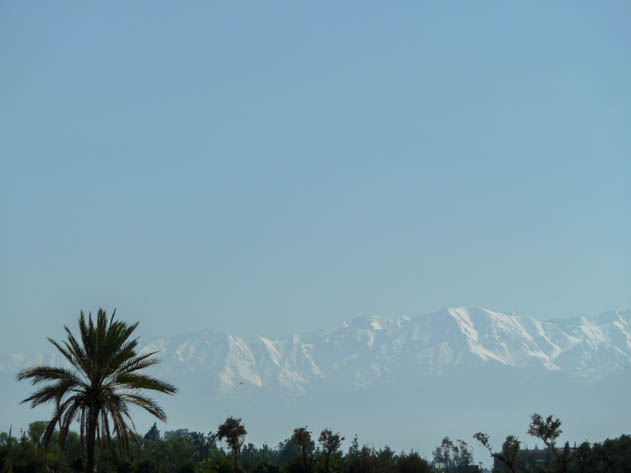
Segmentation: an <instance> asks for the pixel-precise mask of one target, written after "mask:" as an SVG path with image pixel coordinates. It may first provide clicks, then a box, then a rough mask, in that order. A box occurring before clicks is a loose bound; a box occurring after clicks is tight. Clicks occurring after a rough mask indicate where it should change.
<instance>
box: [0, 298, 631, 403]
mask: <svg viewBox="0 0 631 473" xmlns="http://www.w3.org/2000/svg"><path fill="white" fill-rule="evenodd" d="M142 350H143V352H147V351H156V352H158V353H159V354H160V357H161V359H162V363H161V364H160V365H159V366H158V368H157V370H158V371H159V374H160V375H161V376H164V377H165V378H166V379H173V378H176V379H177V380H181V379H182V378H186V377H187V376H188V377H190V376H195V377H201V378H202V379H203V380H204V381H205V382H206V383H207V384H208V385H209V387H210V388H211V389H213V390H214V391H215V392H216V393H218V394H222V395H227V396H230V395H234V394H235V393H239V392H241V391H244V390H265V391H269V392H275V393H277V394H278V395H280V396H282V397H286V398H292V397H295V396H302V395H305V394H306V393H307V391H308V390H309V389H310V387H312V386H314V385H317V384H318V383H322V382H325V383H327V382H335V383H342V384H344V385H346V386H348V387H350V388H352V389H361V388H363V387H365V386H368V385H370V384H372V383H376V382H385V383H388V382H396V381H397V380H398V378H399V377H401V376H410V375H414V376H425V375H433V376H447V375H448V374H449V372H450V370H453V369H455V368H457V367H466V368H467V369H474V370H481V369H485V368H493V367H508V368H512V369H534V370H539V371H540V372H547V373H555V372H557V373H563V374H565V375H568V376H571V377H575V378H583V379H585V380H587V381H594V380H597V379H600V378H602V377H606V376H611V375H614V374H616V373H618V372H621V371H623V370H624V369H625V368H628V367H629V366H631V311H630V310H617V311H610V312H606V313H603V314H591V315H583V316H580V317H576V318H572V319H563V320H554V321H540V320H537V319H535V318H533V317H529V316H524V315H508V314H503V313H500V312H495V311H492V310H489V309H486V308H481V307H474V308H465V307H458V308H449V309H445V310H441V311H438V312H435V313H432V314H427V315H422V316H416V317H409V316H361V317H356V318H354V319H352V320H350V321H346V322H344V323H343V324H341V325H340V326H339V327H337V328H334V329H328V330H321V331H316V332H311V333H306V334H294V335H291V336H287V337H282V338H268V337H253V338H242V337H238V336H234V335H227V334H223V333H218V332H214V331H210V330H209V331H204V332H199V333H194V334H189V335H176V336H172V337H166V338H156V339H147V340H144V341H143V348H142ZM38 363H51V364H59V363H63V360H62V359H61V358H60V357H59V355H57V354H53V355H49V356H43V355H36V356H32V357H27V356H24V355H16V354H11V355H8V356H6V357H4V359H2V361H0V371H5V372H16V371H17V370H19V369H21V368H22V367H24V366H28V365H32V364H38Z"/></svg>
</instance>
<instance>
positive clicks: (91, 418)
mask: <svg viewBox="0 0 631 473" xmlns="http://www.w3.org/2000/svg"><path fill="white" fill-rule="evenodd" d="M94 411H95V409H94V408H91V409H90V412H89V414H88V425H87V429H86V430H87V432H86V439H85V441H86V448H85V456H86V461H85V463H86V464H85V471H86V473H94V450H95V445H96V413H95V412H94Z"/></svg>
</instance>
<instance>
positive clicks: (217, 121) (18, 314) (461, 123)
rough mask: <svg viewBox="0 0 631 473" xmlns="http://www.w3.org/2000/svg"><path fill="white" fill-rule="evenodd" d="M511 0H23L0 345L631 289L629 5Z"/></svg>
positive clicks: (562, 300) (4, 41) (283, 325)
mask: <svg viewBox="0 0 631 473" xmlns="http://www.w3.org/2000/svg"><path fill="white" fill-rule="evenodd" d="M505 3H508V4H502V2H432V3H426V2H409V3H406V2H401V3H397V4H396V7H395V6H394V5H395V4H394V3H392V2H381V3H373V2H363V1H362V2H330V3H327V2H250V3H246V2H198V3H196V2H192V1H191V2H184V3H174V2H164V3H163V2H157V1H151V2H120V3H116V2H101V3H94V2H48V3H46V2H20V1H5V2H2V4H1V5H0V61H1V64H2V66H1V67H2V72H1V73H0V159H1V163H0V164H1V167H0V216H1V222H2V223H1V225H2V227H1V232H0V248H1V253H0V256H1V260H0V268H1V269H0V300H1V301H2V304H1V307H0V317H2V330H1V331H0V343H2V347H3V348H2V351H3V352H6V351H7V350H12V351H15V350H21V349H29V350H30V349H34V350H37V349H43V348H44V347H45V345H44V342H43V338H44V337H45V336H46V335H52V336H55V337H59V336H61V335H62V330H61V326H62V324H63V323H70V324H73V325H74V324H75V320H76V317H77V315H78V313H79V310H80V309H82V308H83V309H92V310H94V309H96V308H97V307H98V306H103V307H105V308H106V309H108V310H110V309H112V308H113V307H118V309H119V313H120V315H121V317H122V318H124V319H126V320H140V321H141V329H140V331H141V332H144V333H146V332H148V333H152V334H170V333H173V332H186V331H189V330H193V329H198V328H215V329H218V330H228V331H231V332H235V333H240V334H244V335H251V334H255V333H260V334H266V335H280V334H285V333H289V332H292V331H299V330H308V329H314V328H320V327H323V326H328V325H336V324H338V323H340V322H341V321H342V320H343V319H344V318H349V317H352V316H355V315H361V314H366V313H393V314H411V315H413V314H420V313H426V312H429V311H432V310H435V309H439V308H441V307H444V306H453V305H483V306H488V307H491V308H494V309H496V310H502V311H509V312H510V311H513V310H517V311H522V312H526V313H530V314H534V315H537V316H541V317H554V316H568V315H574V314H577V313H580V312H583V311H601V310H606V309H610V308H616V307H619V306H629V305H631V243H630V234H631V219H630V215H631V191H630V190H629V187H630V186H629V180H630V177H631V87H630V84H631V53H630V51H631V33H630V31H631V29H629V18H631V6H630V5H631V4H630V3H629V2H627V1H620V2H614V1H612V2H605V3H602V2H577V1H571V2H505ZM519 3H521V4H519ZM27 330H28V333H26V331H27Z"/></svg>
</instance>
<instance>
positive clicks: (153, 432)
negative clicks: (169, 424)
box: [145, 422, 160, 441]
mask: <svg viewBox="0 0 631 473" xmlns="http://www.w3.org/2000/svg"><path fill="white" fill-rule="evenodd" d="M145 439H146V440H153V441H156V440H160V431H159V430H158V426H157V425H156V423H155V422H154V423H153V425H152V426H151V428H150V429H149V430H148V431H147V433H146V434H145Z"/></svg>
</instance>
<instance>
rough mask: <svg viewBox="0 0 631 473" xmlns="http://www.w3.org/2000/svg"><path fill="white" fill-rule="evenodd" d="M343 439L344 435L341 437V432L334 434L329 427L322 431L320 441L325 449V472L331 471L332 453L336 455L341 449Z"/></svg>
mask: <svg viewBox="0 0 631 473" xmlns="http://www.w3.org/2000/svg"><path fill="white" fill-rule="evenodd" d="M343 441H344V437H340V434H339V432H338V433H335V434H334V433H333V432H332V431H330V430H329V429H324V430H323V431H322V432H320V437H319V438H318V442H320V445H321V446H322V450H323V451H324V472H325V473H329V461H330V459H331V455H335V454H336V453H337V452H338V451H339V449H340V447H341V446H342V442H343Z"/></svg>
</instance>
